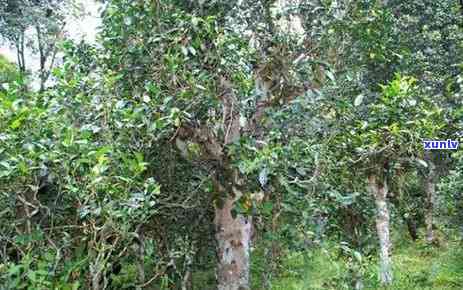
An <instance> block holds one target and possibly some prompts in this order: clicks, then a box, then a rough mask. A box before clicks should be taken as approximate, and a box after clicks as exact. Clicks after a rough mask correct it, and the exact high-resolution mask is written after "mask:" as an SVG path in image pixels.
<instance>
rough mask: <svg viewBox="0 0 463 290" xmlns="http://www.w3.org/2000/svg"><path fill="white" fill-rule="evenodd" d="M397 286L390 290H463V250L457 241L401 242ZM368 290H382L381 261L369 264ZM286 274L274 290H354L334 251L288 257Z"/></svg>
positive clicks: (395, 259) (396, 257)
mask: <svg viewBox="0 0 463 290" xmlns="http://www.w3.org/2000/svg"><path fill="white" fill-rule="evenodd" d="M393 263H394V284H393V285H392V286H391V287H389V288H388V289H390V290H431V289H432V290H460V289H463V249H461V245H460V244H458V242H456V241H450V242H446V243H445V244H443V245H441V246H440V247H431V246H427V245H426V244H425V243H424V242H422V241H418V242H415V243H413V242H410V241H403V242H397V245H396V248H395V250H394V253H393ZM364 266H365V268H364V269H365V275H364V286H365V288H364V289H381V287H380V286H379V284H378V282H377V281H378V276H377V260H376V259H372V260H371V261H368V262H366V264H365V265H364ZM283 269H287V270H285V271H283V273H282V274H281V275H280V276H279V277H277V278H276V279H274V281H273V282H272V289H273V290H318V289H320V290H321V289H324V290H331V289H332V290H339V289H352V286H351V285H350V284H351V283H350V281H349V271H348V269H347V266H346V263H345V262H344V261H343V260H342V259H341V258H338V257H337V254H336V250H334V247H330V246H327V247H325V248H320V249H317V250H314V251H313V253H312V254H311V255H310V257H309V258H308V259H307V258H304V256H303V255H302V254H292V255H288V256H287V258H286V259H285V261H284V265H283Z"/></svg>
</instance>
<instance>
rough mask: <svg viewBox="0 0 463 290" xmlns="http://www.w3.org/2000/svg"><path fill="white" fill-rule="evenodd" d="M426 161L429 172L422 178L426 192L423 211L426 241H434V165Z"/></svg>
mask: <svg viewBox="0 0 463 290" xmlns="http://www.w3.org/2000/svg"><path fill="white" fill-rule="evenodd" d="M429 159H430V158H427V161H428V168H429V172H428V174H427V175H426V176H425V179H424V191H425V193H426V212H425V223H426V242H428V243H432V242H434V231H433V217H434V203H435V202H434V200H435V193H436V170H435V165H434V163H433V162H432V161H430V160H429Z"/></svg>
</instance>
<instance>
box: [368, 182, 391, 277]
mask: <svg viewBox="0 0 463 290" xmlns="http://www.w3.org/2000/svg"><path fill="white" fill-rule="evenodd" d="M368 183H369V187H370V190H371V192H372V193H373V195H374V198H375V203H376V211H377V213H376V231H377V232H378V238H379V246H380V253H379V259H380V263H379V279H380V282H381V284H383V285H390V284H391V283H392V261H391V256H390V252H391V241H390V234H389V209H388V206H387V199H386V196H387V183H386V182H385V181H380V180H378V178H377V176H376V175H370V176H369V177H368Z"/></svg>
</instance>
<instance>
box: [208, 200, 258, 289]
mask: <svg viewBox="0 0 463 290" xmlns="http://www.w3.org/2000/svg"><path fill="white" fill-rule="evenodd" d="M234 201H235V199H234V198H232V197H228V198H227V199H225V201H224V204H223V207H222V208H218V207H217V208H216V209H215V219H214V224H215V227H216V235H215V236H216V239H217V256H218V266H217V282H218V286H217V289H218V290H247V289H250V286H249V260H250V259H249V250H250V241H251V218H250V217H245V216H243V215H240V214H238V215H236V217H235V218H233V216H232V212H231V210H232V208H233V203H234Z"/></svg>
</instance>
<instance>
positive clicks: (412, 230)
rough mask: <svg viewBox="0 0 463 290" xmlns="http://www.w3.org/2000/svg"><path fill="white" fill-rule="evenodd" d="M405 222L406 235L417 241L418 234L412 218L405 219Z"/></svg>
mask: <svg viewBox="0 0 463 290" xmlns="http://www.w3.org/2000/svg"><path fill="white" fill-rule="evenodd" d="M405 222H406V223H407V229H408V233H409V234H410V237H411V238H412V240H413V241H416V240H417V239H418V233H417V228H416V221H415V220H414V217H408V218H406V219H405Z"/></svg>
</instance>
